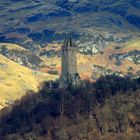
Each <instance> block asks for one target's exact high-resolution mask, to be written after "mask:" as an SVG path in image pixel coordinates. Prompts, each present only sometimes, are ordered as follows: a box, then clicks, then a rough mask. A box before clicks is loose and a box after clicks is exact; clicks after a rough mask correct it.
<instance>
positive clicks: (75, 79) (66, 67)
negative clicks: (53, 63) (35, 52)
mask: <svg viewBox="0 0 140 140" xmlns="http://www.w3.org/2000/svg"><path fill="white" fill-rule="evenodd" d="M59 85H60V86H59V87H60V88H68V87H73V88H77V87H78V86H79V85H80V76H79V73H78V72H77V46H76V44H75V43H74V42H73V40H72V37H71V35H69V36H68V37H66V38H65V41H64V43H63V45H62V48H61V77H60V83H59Z"/></svg>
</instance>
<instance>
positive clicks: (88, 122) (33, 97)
mask: <svg viewBox="0 0 140 140" xmlns="http://www.w3.org/2000/svg"><path fill="white" fill-rule="evenodd" d="M139 89H140V79H136V80H131V79H127V78H121V77H115V76H106V77H102V78H100V79H99V80H98V81H97V82H96V83H91V82H89V81H83V84H82V86H81V87H79V88H78V89H57V88H56V89H51V90H50V89H49V88H48V86H47V83H44V84H43V86H42V89H41V90H40V91H39V93H38V94H35V93H33V92H28V93H27V95H26V96H24V97H23V98H22V99H21V100H20V101H16V102H15V103H14V104H13V105H12V106H11V107H8V108H5V109H3V110H2V111H1V113H0V139H2V140H40V137H41V136H44V137H45V140H121V139H122V140H130V139H134V138H135V140H137V139H140V110H139V108H140V91H139ZM19 94H20V93H19ZM131 136H132V137H131Z"/></svg>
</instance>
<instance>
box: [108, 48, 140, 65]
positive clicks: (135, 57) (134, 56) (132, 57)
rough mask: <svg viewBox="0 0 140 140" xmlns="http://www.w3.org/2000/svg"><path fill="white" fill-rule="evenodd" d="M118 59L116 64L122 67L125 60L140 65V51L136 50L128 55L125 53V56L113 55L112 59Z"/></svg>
mask: <svg viewBox="0 0 140 140" xmlns="http://www.w3.org/2000/svg"><path fill="white" fill-rule="evenodd" d="M113 58H115V59H116V64H117V65H121V64H122V61H123V60H124V59H126V60H129V61H131V62H133V63H135V64H140V51H139V50H134V51H130V52H128V53H123V54H121V53H120V54H112V55H111V56H110V59H113Z"/></svg>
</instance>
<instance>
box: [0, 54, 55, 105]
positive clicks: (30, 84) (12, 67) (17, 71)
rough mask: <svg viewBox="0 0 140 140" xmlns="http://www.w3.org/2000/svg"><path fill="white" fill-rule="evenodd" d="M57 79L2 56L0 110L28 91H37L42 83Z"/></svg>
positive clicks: (0, 56) (0, 64)
mask: <svg viewBox="0 0 140 140" xmlns="http://www.w3.org/2000/svg"><path fill="white" fill-rule="evenodd" d="M55 78H56V77H54V76H51V75H49V74H43V73H40V72H35V71H32V70H30V69H28V68H26V67H23V66H21V65H19V64H17V63H15V62H13V61H11V60H9V59H7V58H6V57H4V56H2V55H0V108H2V107H3V106H5V105H6V104H7V103H11V102H12V101H13V100H15V99H18V98H20V97H21V96H23V95H24V94H25V93H26V91H27V90H34V91H37V90H38V87H39V83H40V82H42V81H44V80H54V79H55Z"/></svg>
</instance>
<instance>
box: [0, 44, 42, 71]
mask: <svg viewBox="0 0 140 140" xmlns="http://www.w3.org/2000/svg"><path fill="white" fill-rule="evenodd" d="M7 45H8V44H7ZM7 45H2V44H0V54H2V55H4V56H5V57H7V58H9V59H11V60H13V61H15V62H17V63H19V64H20V65H23V66H26V67H29V68H33V69H37V68H38V67H39V65H40V64H41V63H42V60H41V59H40V58H39V57H38V56H37V55H35V54H33V53H31V52H30V51H28V50H25V49H22V48H21V49H19V48H12V47H11V48H10V49H9V48H7Z"/></svg>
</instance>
